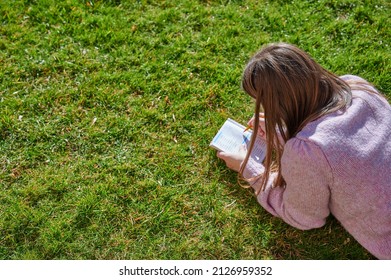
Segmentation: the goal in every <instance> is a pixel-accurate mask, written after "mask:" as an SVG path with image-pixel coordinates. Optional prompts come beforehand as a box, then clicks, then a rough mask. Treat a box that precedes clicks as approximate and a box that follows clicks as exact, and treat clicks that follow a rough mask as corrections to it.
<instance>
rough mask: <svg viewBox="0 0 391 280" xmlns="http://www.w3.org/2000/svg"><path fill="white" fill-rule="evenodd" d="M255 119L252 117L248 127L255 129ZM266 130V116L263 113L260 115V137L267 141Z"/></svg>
mask: <svg viewBox="0 0 391 280" xmlns="http://www.w3.org/2000/svg"><path fill="white" fill-rule="evenodd" d="M254 123H255V119H254V117H252V118H251V119H250V120H249V121H248V123H247V125H249V126H251V127H254ZM265 131H266V128H265V115H264V114H263V113H260V114H259V126H258V135H259V136H260V137H261V138H263V139H265V140H266V132H265Z"/></svg>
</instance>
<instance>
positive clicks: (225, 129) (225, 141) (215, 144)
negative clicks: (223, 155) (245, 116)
mask: <svg viewBox="0 0 391 280" xmlns="http://www.w3.org/2000/svg"><path fill="white" fill-rule="evenodd" d="M245 129H246V128H245V126H244V125H242V124H240V123H238V122H236V121H234V120H232V119H227V120H226V121H225V123H224V124H223V126H222V127H221V128H220V130H219V131H218V132H217V134H216V135H215V137H214V138H213V140H212V142H211V143H210V146H211V147H212V148H214V149H216V150H218V151H222V152H227V153H237V152H238V151H239V149H240V146H242V145H245V146H246V147H248V146H249V145H250V140H251V135H252V133H253V131H252V130H247V131H245ZM252 154H253V155H255V156H256V160H257V161H259V162H262V161H263V160H264V159H265V156H266V142H265V140H263V139H262V138H261V137H257V139H256V141H255V143H254V148H253V152H252Z"/></svg>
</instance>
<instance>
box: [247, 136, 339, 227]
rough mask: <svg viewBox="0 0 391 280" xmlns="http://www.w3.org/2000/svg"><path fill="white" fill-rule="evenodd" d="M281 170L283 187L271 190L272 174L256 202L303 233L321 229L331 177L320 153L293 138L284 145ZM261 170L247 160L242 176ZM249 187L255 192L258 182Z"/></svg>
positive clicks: (327, 209) (314, 147)
mask: <svg viewBox="0 0 391 280" xmlns="http://www.w3.org/2000/svg"><path fill="white" fill-rule="evenodd" d="M281 167H282V175H283V178H284V179H285V181H286V186H285V187H281V186H275V187H272V186H273V181H274V178H275V176H276V174H274V173H273V174H271V176H270V179H269V182H268V184H267V187H266V189H265V191H261V192H260V193H259V195H258V197H257V199H258V202H259V203H260V204H261V205H262V206H263V207H264V208H265V209H266V210H267V211H268V212H270V213H271V214H273V215H274V216H277V217H280V218H282V219H283V220H284V221H285V222H286V223H288V224H290V225H292V226H294V227H296V228H299V229H303V230H306V229H312V228H318V227H321V226H323V225H324V224H325V222H326V218H327V217H328V215H329V214H330V210H329V200H330V190H329V184H330V182H331V181H332V175H331V169H330V166H329V165H328V162H327V159H326V157H325V156H324V154H323V152H322V150H321V149H320V148H319V147H318V146H316V145H315V144H314V143H312V142H310V141H308V140H300V139H297V138H293V139H291V140H289V141H288V142H287V143H286V144H285V147H284V154H283V156H282V159H281ZM263 170H264V167H263V166H262V165H261V164H260V163H257V162H255V161H254V160H252V157H250V161H249V163H248V167H246V170H245V172H244V174H243V175H244V177H245V178H252V177H254V176H256V175H257V173H258V174H259V172H260V171H261V172H263ZM252 186H253V188H254V189H259V188H260V180H258V181H255V182H254V183H253V185H252Z"/></svg>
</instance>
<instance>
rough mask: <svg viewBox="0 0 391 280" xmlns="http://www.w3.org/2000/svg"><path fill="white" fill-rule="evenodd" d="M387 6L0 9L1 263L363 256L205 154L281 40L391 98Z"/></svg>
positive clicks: (186, 3)
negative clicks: (254, 192) (259, 62)
mask: <svg viewBox="0 0 391 280" xmlns="http://www.w3.org/2000/svg"><path fill="white" fill-rule="evenodd" d="M389 14H390V4H389V3H388V1H386V0H377V1H358V0H355V1H354V0H352V1H347V0H344V1H334V0H319V1H282V0H281V1H253V0H251V1H250V0H249V1H239V0H238V1H234V0H232V1H207V0H205V1H190V0H181V1H171V0H167V1H152V0H151V1H147V0H145V1H141V0H140V1H76V0H67V1H52V0H36V1H34V0H31V1H28V0H24V1H22V0H16V1H11V0H3V1H1V3H0V32H1V33H0V34H1V37H0V61H1V71H0V184H1V188H0V213H1V215H0V258H1V259H371V258H372V256H371V255H370V254H369V253H367V252H366V251H365V250H364V249H363V248H362V247H361V246H360V245H359V244H358V243H357V242H355V241H354V240H353V238H352V237H351V236H350V235H349V234H347V233H346V232H345V231H344V230H343V228H342V227H341V226H340V225H339V224H338V222H337V221H335V220H334V219H333V218H332V217H331V218H330V219H329V221H328V223H327V225H326V226H325V227H323V228H321V229H316V230H311V231H306V232H303V231H300V230H296V229H294V228H292V227H290V226H288V225H286V224H284V223H283V222H282V221H280V220H278V219H276V218H273V217H272V216H271V215H270V214H268V213H267V212H266V211H264V210H263V209H262V208H261V207H260V206H258V205H257V203H256V200H255V198H254V197H252V196H251V195H250V193H249V192H247V191H246V190H244V189H242V188H241V187H240V186H238V184H237V182H236V174H234V173H233V172H231V171H229V170H227V168H226V167H225V166H224V164H223V163H222V162H221V161H219V160H218V159H217V158H216V156H215V152H214V151H213V150H212V149H210V148H209V147H208V145H209V142H210V140H211V138H212V137H213V135H214V134H215V132H216V131H217V129H218V128H219V127H220V125H221V124H222V123H223V121H224V120H225V119H226V118H227V117H231V118H234V119H236V120H238V121H240V122H246V121H247V119H248V118H249V117H250V116H251V115H252V110H253V108H252V103H251V101H250V99H249V97H247V96H245V94H244V93H242V91H241V90H240V79H241V73H242V69H243V66H244V65H245V63H246V62H247V60H248V59H249V57H250V56H251V55H252V54H253V53H254V52H255V51H256V50H258V49H259V48H260V47H261V46H262V45H263V44H265V43H269V42H276V41H285V42H290V43H294V44H297V45H298V46H299V47H301V48H303V49H304V50H306V51H308V52H309V53H310V54H311V55H312V56H313V57H314V58H315V59H316V60H317V61H318V62H320V63H321V64H322V65H323V66H324V67H325V68H327V69H329V70H331V71H333V72H335V73H337V74H346V73H351V74H357V75H360V76H362V77H364V78H366V79H367V80H369V81H371V82H373V83H374V84H375V85H376V86H377V87H378V88H379V89H380V90H381V91H382V92H383V93H385V94H386V95H387V96H388V97H390V88H391V84H390V83H391V78H390V75H389V73H390V66H389V65H390V52H389V49H390V19H389Z"/></svg>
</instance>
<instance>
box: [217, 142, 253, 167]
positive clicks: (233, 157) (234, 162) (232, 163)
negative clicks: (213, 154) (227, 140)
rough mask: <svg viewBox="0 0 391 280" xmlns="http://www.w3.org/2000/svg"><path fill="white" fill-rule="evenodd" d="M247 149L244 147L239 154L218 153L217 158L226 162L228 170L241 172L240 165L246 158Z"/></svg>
mask: <svg viewBox="0 0 391 280" xmlns="http://www.w3.org/2000/svg"><path fill="white" fill-rule="evenodd" d="M246 153H247V149H246V146H245V145H242V146H241V147H240V149H239V151H238V152H237V153H226V152H217V157H219V158H221V159H222V160H224V161H225V164H226V165H227V167H228V168H230V169H232V170H234V171H236V172H239V169H240V165H241V164H242V162H243V160H244V158H245V157H246Z"/></svg>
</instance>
